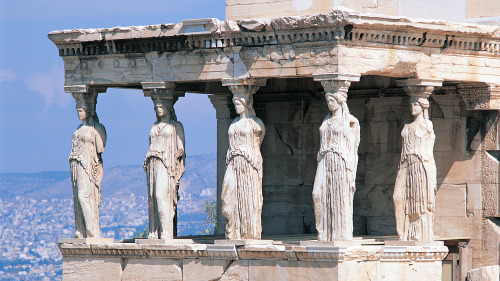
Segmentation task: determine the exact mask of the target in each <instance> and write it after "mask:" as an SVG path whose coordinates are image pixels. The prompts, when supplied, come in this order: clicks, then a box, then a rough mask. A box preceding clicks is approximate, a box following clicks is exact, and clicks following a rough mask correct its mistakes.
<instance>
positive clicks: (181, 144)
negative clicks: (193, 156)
mask: <svg viewBox="0 0 500 281" xmlns="http://www.w3.org/2000/svg"><path fill="white" fill-rule="evenodd" d="M175 131H176V132H177V136H176V143H177V149H176V153H175V158H179V157H182V156H183V155H185V151H184V150H185V146H186V140H185V137H184V127H183V126H182V124H181V123H180V122H176V123H175Z"/></svg>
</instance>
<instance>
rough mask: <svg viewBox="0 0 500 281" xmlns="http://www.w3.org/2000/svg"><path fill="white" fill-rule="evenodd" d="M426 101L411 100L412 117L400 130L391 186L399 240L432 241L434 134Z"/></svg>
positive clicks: (434, 182)
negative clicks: (398, 157) (394, 178)
mask: <svg viewBox="0 0 500 281" xmlns="http://www.w3.org/2000/svg"><path fill="white" fill-rule="evenodd" d="M428 108H429V101H428V100H427V99H426V98H418V97H412V99H411V113H412V115H413V117H414V120H413V121H412V122H408V123H407V124H405V126H404V127H403V131H402V132H401V137H402V140H403V147H402V151H401V161H400V163H399V170H398V174H397V177H396V184H395V186H394V197H393V200H394V211H395V216H396V228H397V232H398V236H399V239H401V240H417V241H429V240H433V234H434V232H433V223H434V212H435V205H436V191H437V185H436V163H435V162H434V155H433V148H434V142H435V139H436V135H435V134H434V129H433V125H432V122H431V121H430V120H429V117H428V114H429V112H428Z"/></svg>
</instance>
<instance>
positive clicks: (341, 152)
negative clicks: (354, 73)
mask: <svg viewBox="0 0 500 281" xmlns="http://www.w3.org/2000/svg"><path fill="white" fill-rule="evenodd" d="M325 97H326V101H327V104H328V109H329V110H330V111H331V112H330V113H329V114H328V115H327V116H326V118H325V119H324V120H323V123H322V124H321V126H320V128H319V133H320V149H319V152H318V167H317V170H316V177H315V179H314V186H313V201H314V214H315V218H316V229H317V230H318V240H319V241H334V240H351V239H352V231H353V222H352V220H353V218H352V217H353V197H354V192H355V183H354V181H355V179H356V169H357V166H358V146H359V141H360V128H359V122H358V120H357V119H356V118H355V117H354V116H352V115H351V114H350V113H349V108H348V107H347V103H346V100H347V88H339V89H338V90H337V91H335V92H333V93H332V92H330V91H327V93H326V95H325Z"/></svg>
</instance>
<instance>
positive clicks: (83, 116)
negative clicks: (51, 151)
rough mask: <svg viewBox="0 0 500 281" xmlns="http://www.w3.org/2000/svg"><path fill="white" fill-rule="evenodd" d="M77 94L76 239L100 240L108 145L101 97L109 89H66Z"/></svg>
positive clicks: (73, 159)
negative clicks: (104, 159) (99, 105)
mask: <svg viewBox="0 0 500 281" xmlns="http://www.w3.org/2000/svg"><path fill="white" fill-rule="evenodd" d="M64 90H65V91H66V92H68V93H71V94H72V95H73V98H75V102H76V110H77V113H78V118H79V119H80V120H81V121H82V123H81V124H80V125H79V126H78V127H77V129H76V131H75V132H74V133H73V136H72V149H71V153H70V156H69V165H70V172H71V185H72V187H73V200H74V214H75V235H74V237H75V238H100V236H101V231H100V228H99V205H100V204H101V182H102V177H103V166H102V158H101V154H102V153H103V152H104V147H105V146H106V130H105V128H104V126H103V125H102V124H100V123H99V118H98V117H97V113H96V104H97V95H98V94H99V93H101V92H105V91H106V88H94V87H90V86H89V85H78V86H66V87H64Z"/></svg>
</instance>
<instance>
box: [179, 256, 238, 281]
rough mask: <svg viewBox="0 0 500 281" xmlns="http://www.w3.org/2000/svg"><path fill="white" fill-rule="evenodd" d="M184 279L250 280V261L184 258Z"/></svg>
mask: <svg viewBox="0 0 500 281" xmlns="http://www.w3.org/2000/svg"><path fill="white" fill-rule="evenodd" d="M183 280H184V281H198V280H248V261H244V260H205V259H184V260H183Z"/></svg>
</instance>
